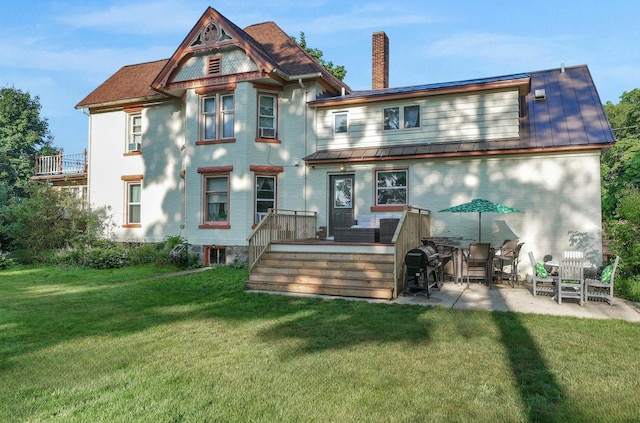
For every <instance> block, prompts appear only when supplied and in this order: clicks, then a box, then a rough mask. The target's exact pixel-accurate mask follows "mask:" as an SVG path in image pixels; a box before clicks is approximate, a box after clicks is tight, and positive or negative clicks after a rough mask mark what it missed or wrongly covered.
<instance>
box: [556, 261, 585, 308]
mask: <svg viewBox="0 0 640 423" xmlns="http://www.w3.org/2000/svg"><path fill="white" fill-rule="evenodd" d="M556 298H557V299H558V304H562V299H563V298H575V299H577V300H578V302H579V303H580V306H583V305H584V259H582V258H575V257H571V258H567V257H563V258H562V259H560V266H559V267H558V286H557V288H556Z"/></svg>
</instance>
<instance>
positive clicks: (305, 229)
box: [247, 209, 317, 270]
mask: <svg viewBox="0 0 640 423" xmlns="http://www.w3.org/2000/svg"><path fill="white" fill-rule="evenodd" d="M316 222H317V213H316V212H310V211H296V210H282V209H277V210H269V213H268V214H267V215H266V216H265V217H264V218H263V219H262V220H261V221H260V223H258V226H256V227H255V229H254V230H253V231H251V234H249V237H248V238H247V240H248V241H249V270H251V269H253V266H255V265H256V264H257V263H258V262H259V261H260V259H261V258H262V255H263V254H264V253H265V252H266V251H269V248H270V247H271V243H273V242H276V241H294V240H301V239H315V237H316V227H317V226H316Z"/></svg>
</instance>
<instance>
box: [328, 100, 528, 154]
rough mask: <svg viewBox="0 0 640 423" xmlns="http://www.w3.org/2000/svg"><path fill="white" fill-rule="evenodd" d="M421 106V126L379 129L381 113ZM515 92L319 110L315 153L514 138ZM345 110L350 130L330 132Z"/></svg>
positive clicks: (515, 125)
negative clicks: (336, 116) (357, 148)
mask: <svg viewBox="0 0 640 423" xmlns="http://www.w3.org/2000/svg"><path fill="white" fill-rule="evenodd" d="M409 105H419V106H420V128H411V129H398V130H386V131H385V130H383V109H384V108H387V107H395V106H398V107H403V106H409ZM518 110H519V106H518V92H517V91H501V92H488V93H480V94H469V95H465V96H441V97H428V98H424V99H410V100H406V101H393V102H383V103H375V104H366V105H363V106H351V107H348V108H336V109H325V108H322V109H320V110H319V111H318V120H317V125H316V132H317V137H318V149H319V150H327V149H329V150H331V149H342V148H356V147H359V148H361V147H378V146H387V145H403V144H411V143H428V142H443V141H478V140H490V139H505V138H517V137H518V130H519V120H518ZM345 111H346V112H348V115H349V132H348V133H347V134H335V135H334V134H333V116H334V114H335V112H345Z"/></svg>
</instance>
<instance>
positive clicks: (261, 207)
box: [255, 175, 276, 223]
mask: <svg viewBox="0 0 640 423" xmlns="http://www.w3.org/2000/svg"><path fill="white" fill-rule="evenodd" d="M275 208H276V177H275V176H259V175H258V176H256V221H255V223H260V221H261V220H262V219H263V218H264V217H265V216H266V215H267V213H269V209H275Z"/></svg>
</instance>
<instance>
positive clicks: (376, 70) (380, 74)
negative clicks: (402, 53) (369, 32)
mask: <svg viewBox="0 0 640 423" xmlns="http://www.w3.org/2000/svg"><path fill="white" fill-rule="evenodd" d="M371 57H372V67H371V70H372V77H371V82H372V84H371V87H372V88H373V89H374V90H379V89H382V88H389V37H387V34H385V33H384V32H383V31H379V32H374V33H373V52H372V54H371Z"/></svg>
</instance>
